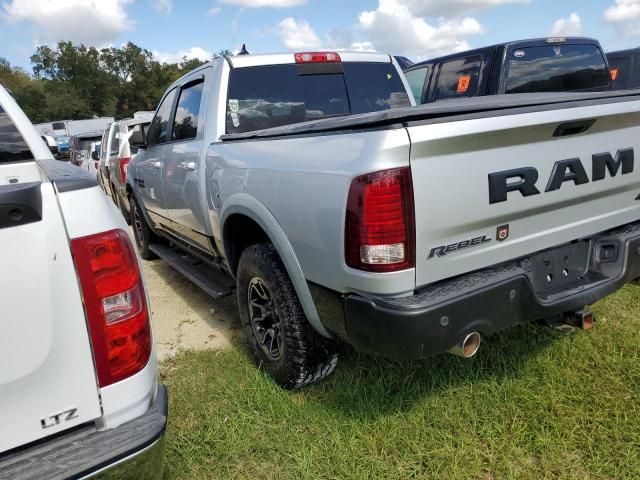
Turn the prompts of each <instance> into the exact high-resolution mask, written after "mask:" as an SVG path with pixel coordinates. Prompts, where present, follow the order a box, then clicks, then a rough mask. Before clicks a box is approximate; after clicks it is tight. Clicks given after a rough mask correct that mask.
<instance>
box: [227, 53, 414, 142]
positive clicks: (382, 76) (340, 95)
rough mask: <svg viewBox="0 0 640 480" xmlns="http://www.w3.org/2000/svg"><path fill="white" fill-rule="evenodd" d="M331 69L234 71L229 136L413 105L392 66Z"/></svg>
mask: <svg viewBox="0 0 640 480" xmlns="http://www.w3.org/2000/svg"><path fill="white" fill-rule="evenodd" d="M333 65H334V67H335V68H333V69H329V70H328V73H322V70H321V69H319V70H318V72H317V73H316V72H313V73H310V74H309V73H305V72H304V69H301V68H299V66H298V65H294V64H290V65H267V66H260V67H247V68H237V69H234V70H232V71H231V76H230V80H229V94H228V101H227V133H241V132H250V131H254V130H262V129H265V128H272V127H277V126H281V125H290V124H294V123H300V122H304V121H307V120H316V119H321V118H329V117H335V116H340V115H350V114H354V113H366V112H374V111H379V110H388V109H390V108H398V107H408V106H410V105H411V103H410V100H409V97H408V95H407V92H406V90H405V88H404V84H403V83H402V80H401V78H400V75H399V74H398V72H397V71H396V69H395V67H394V66H393V65H392V64H391V63H349V62H345V63H343V64H333Z"/></svg>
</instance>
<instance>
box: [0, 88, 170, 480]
mask: <svg viewBox="0 0 640 480" xmlns="http://www.w3.org/2000/svg"><path fill="white" fill-rule="evenodd" d="M87 205H90V206H91V208H86V206H87ZM78 206H82V207H81V208H78ZM126 229H127V226H126V224H125V222H124V220H123V219H122V217H121V216H120V215H119V214H118V212H117V210H116V209H115V208H114V206H113V205H112V204H111V202H109V201H108V200H107V199H106V197H105V196H104V195H103V193H102V191H101V190H100V188H99V187H98V186H97V183H96V180H95V178H91V177H90V176H89V175H88V174H86V173H85V172H83V171H82V170H81V169H79V168H77V167H73V166H71V165H68V164H66V163H61V162H56V161H55V160H54V159H53V157H52V156H51V153H50V152H49V150H48V148H47V146H46V145H45V143H44V142H43V141H42V139H41V138H40V136H39V135H38V133H37V132H36V130H35V129H34V128H33V126H32V125H31V123H30V122H29V120H28V119H27V117H26V116H25V115H24V113H23V112H22V111H21V110H20V108H19V107H18V106H17V105H16V103H15V102H14V100H13V99H12V98H11V96H10V95H9V94H8V93H7V92H6V91H5V90H4V89H3V88H2V87H1V86H0V242H1V245H2V249H0V265H1V266H2V267H1V270H0V305H2V314H1V315H0V479H12V480H14V479H39V480H41V479H48V478H56V479H62V478H89V477H90V478H105V477H108V478H136V479H139V478H145V479H146V478H160V477H161V476H162V466H163V461H162V460H163V455H164V432H165V426H166V416H167V392H166V388H165V387H163V386H158V381H157V366H156V359H155V350H154V347H153V339H152V334H151V325H150V309H149V306H148V303H147V296H146V293H145V286H144V282H143V278H142V275H141V271H140V267H139V265H138V260H137V257H136V253H135V250H134V248H133V246H132V243H131V240H130V238H129V235H128V234H127V232H126Z"/></svg>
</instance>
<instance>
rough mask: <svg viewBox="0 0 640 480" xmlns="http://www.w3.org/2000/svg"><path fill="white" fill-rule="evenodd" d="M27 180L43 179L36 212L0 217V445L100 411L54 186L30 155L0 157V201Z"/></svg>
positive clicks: (47, 432) (17, 442) (59, 428)
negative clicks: (23, 219) (31, 216)
mask: <svg viewBox="0 0 640 480" xmlns="http://www.w3.org/2000/svg"><path fill="white" fill-rule="evenodd" d="M33 182H41V183H40V186H39V189H40V193H41V197H42V219H41V220H39V221H33V222H31V223H26V224H19V223H20V222H17V223H18V224H17V225H14V224H12V223H11V220H7V219H8V218H9V216H5V219H4V222H3V220H2V218H0V246H1V248H0V269H1V270H0V305H2V313H1V314H0V432H1V434H0V452H3V451H6V450H9V449H12V448H14V447H16V446H20V445H24V444H27V443H30V442H33V441H35V440H38V439H40V438H43V437H46V436H48V435H52V434H55V433H58V432H60V431H62V430H65V429H68V428H70V427H73V426H76V425H80V424H82V423H85V422H88V421H91V420H94V419H96V418H98V417H100V416H101V408H100V398H99V396H98V388H97V385H96V377H95V373H94V363H93V357H92V353H91V346H90V343H89V336H88V332H87V326H86V322H85V315H84V309H83V304H82V298H81V295H80V291H79V285H78V281H77V277H76V272H75V268H74V264H73V260H72V257H71V252H70V249H69V241H68V239H67V234H66V231H65V225H64V222H63V219H62V216H61V214H60V210H59V207H58V202H57V199H56V195H55V192H54V189H53V186H52V184H51V183H49V182H47V181H42V178H41V175H40V172H39V171H38V167H37V166H36V164H35V162H28V163H24V162H22V163H8V164H4V165H3V164H0V199H1V200H2V201H0V204H4V206H6V205H8V204H11V203H12V202H11V198H12V194H11V193H10V190H12V189H13V190H15V189H16V188H19V187H20V186H21V185H22V186H24V185H26V184H29V183H31V184H33ZM0 206H1V205H0ZM16 208H17V209H19V208H20V205H17V206H16ZM14 219H15V217H14ZM2 223H4V225H3V224H2Z"/></svg>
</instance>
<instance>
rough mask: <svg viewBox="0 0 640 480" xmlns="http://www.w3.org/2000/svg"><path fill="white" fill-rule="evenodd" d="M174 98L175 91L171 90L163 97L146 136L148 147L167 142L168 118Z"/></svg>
mask: <svg viewBox="0 0 640 480" xmlns="http://www.w3.org/2000/svg"><path fill="white" fill-rule="evenodd" d="M175 97H176V89H173V90H171V91H170V92H169V93H168V94H167V95H166V96H165V97H164V100H163V101H162V103H161V104H160V106H159V107H158V111H157V112H156V116H155V117H153V121H152V122H151V126H150V127H149V133H148V134H147V143H148V144H149V145H150V146H151V145H157V144H159V143H165V142H168V141H169V117H170V116H171V109H172V108H173V100H174V99H175Z"/></svg>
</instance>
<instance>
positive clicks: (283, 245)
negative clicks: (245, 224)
mask: <svg viewBox="0 0 640 480" xmlns="http://www.w3.org/2000/svg"><path fill="white" fill-rule="evenodd" d="M235 214H240V215H244V216H246V217H248V218H250V219H251V220H253V221H254V222H256V223H257V224H258V225H259V226H260V228H262V230H263V231H264V232H265V233H266V234H267V236H268V237H269V240H271V243H272V244H273V246H274V247H275V249H276V251H277V252H278V255H280V258H281V259H282V263H283V264H284V268H285V269H286V270H287V273H288V274H289V278H290V279H291V283H293V288H295V290H296V293H297V294H298V300H300V304H301V305H302V309H303V311H304V314H305V315H306V317H307V320H308V321H309V323H310V324H311V326H312V327H313V328H314V329H315V330H316V331H317V332H318V333H319V334H320V335H322V336H323V337H326V338H332V335H331V334H330V333H329V332H328V331H327V329H326V328H325V327H324V325H323V324H322V322H321V321H320V315H318V310H317V309H316V305H315V303H314V301H313V297H312V296H311V291H310V290H309V285H308V284H307V280H306V278H305V277H304V273H303V272H302V267H301V266H300V263H299V262H298V258H297V257H296V254H295V252H294V250H293V247H292V246H291V243H289V240H288V239H287V236H286V234H285V233H284V230H282V227H281V226H280V224H279V223H278V221H277V220H276V218H275V217H274V216H273V214H272V213H271V211H270V210H269V209H268V208H267V207H266V206H265V205H264V204H263V203H262V202H260V201H258V200H257V199H256V198H254V197H252V196H250V195H247V194H246V193H236V194H234V195H232V196H230V197H229V198H228V199H227V200H225V202H224V206H223V208H222V210H221V212H220V225H221V226H222V232H224V225H225V223H226V221H227V219H228V218H229V217H230V216H231V215H235ZM224 248H225V257H226V250H227V246H226V245H225V246H224Z"/></svg>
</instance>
